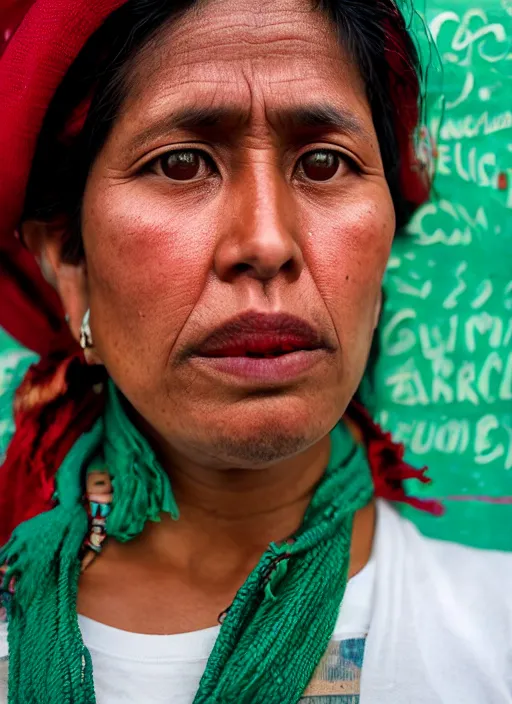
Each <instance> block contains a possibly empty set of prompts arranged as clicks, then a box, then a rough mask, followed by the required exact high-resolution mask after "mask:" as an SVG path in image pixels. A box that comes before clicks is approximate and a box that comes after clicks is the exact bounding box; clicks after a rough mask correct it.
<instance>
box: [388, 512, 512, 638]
mask: <svg viewBox="0 0 512 704" xmlns="http://www.w3.org/2000/svg"><path fill="white" fill-rule="evenodd" d="M379 516H380V517H381V520H382V523H383V526H382V527H383V529H387V528H389V529H390V530H391V531H392V532H393V531H394V535H395V539H397V540H398V542H400V543H401V545H402V552H403V571H404V579H405V580H406V581H407V582H408V584H409V588H411V589H412V588H414V590H415V591H416V593H417V594H418V595H421V598H423V600H427V601H428V602H433V603H434V604H436V605H437V606H438V607H439V609H442V610H443V612H446V613H447V614H452V615H454V616H457V614H458V615H461V616H462V615H463V614H465V615H466V616H467V618H469V619H470V620H473V621H475V622H478V623H479V625H481V626H482V627H485V629H486V630H488V629H489V627H490V625H491V623H492V624H493V627H494V628H495V629H497V631H496V630H495V633H496V632H501V633H503V635H505V633H507V634H508V638H512V588H511V587H512V553H509V552H500V551H497V550H481V549H478V548H472V547H467V546H465V545H459V544H458V543H453V542H448V541H441V540H434V539H432V538H427V537H425V536H423V535H422V534H421V533H420V532H419V531H418V529H417V528H416V526H415V525H414V524H413V523H411V522H410V521H409V520H407V519H405V518H402V517H401V516H400V515H399V514H398V513H397V512H396V510H395V509H394V508H392V507H391V506H390V505H389V504H384V505H381V506H380V507H379Z"/></svg>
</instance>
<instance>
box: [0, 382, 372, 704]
mask: <svg viewBox="0 0 512 704" xmlns="http://www.w3.org/2000/svg"><path fill="white" fill-rule="evenodd" d="M91 463H94V465H95V466H96V465H97V464H98V463H99V464H102V463H104V466H106V467H108V471H109V473H110V475H111V478H112V483H113V488H114V501H113V504H112V511H111V513H110V515H109V517H108V519H107V533H108V535H109V536H111V537H113V538H116V539H117V540H120V541H127V540H130V539H131V538H133V537H135V536H136V535H138V534H139V533H140V532H141V531H142V529H143V527H144V524H145V522H146V521H147V520H151V521H158V520H159V517H160V514H161V513H169V514H170V515H171V516H172V517H173V518H175V519H177V518H178V509H177V506H176V502H175V500H174V497H173V494H172V490H171V486H170V482H169V479H168V476H167V474H166V473H165V472H164V470H163V469H162V467H161V466H160V464H159V463H158V461H157V459H156V457H155V454H154V452H153V451H152V449H151V448H150V446H149V444H148V443H147V441H146V440H145V439H144V438H143V437H142V435H141V434H140V433H139V432H138V431H137V430H136V428H135V427H134V426H133V425H132V423H131V422H130V421H129V419H128V418H127V416H126V414H125V413H124V410H123V408H122V405H121V402H120V399H119V396H118V394H117V392H116V390H115V389H114V387H113V385H112V384H111V385H110V390H109V397H108V403H107V407H106V411H105V414H104V417H103V419H102V420H100V421H98V422H97V423H96V425H95V426H94V428H93V429H92V430H91V432H89V433H87V434H85V435H83V436H82V437H81V438H80V440H79V441H78V442H77V443H76V444H75V446H74V447H73V449H72V450H71V451H70V453H69V454H68V456H67V457H66V460H65V461H64V463H63V464H62V466H61V467H60V469H59V471H58V473H57V478H56V488H57V490H56V498H57V500H58V505H57V506H56V508H54V509H53V510H51V511H48V512H46V513H43V514H41V515H39V516H36V517H35V518H33V519H31V520H29V521H26V522H25V523H23V524H21V525H20V526H18V528H17V529H16V531H15V532H14V534H13V537H12V538H11V540H10V541H9V543H8V544H7V545H6V546H5V548H4V549H3V550H2V551H0V565H1V564H4V563H5V562H7V563H8V572H7V574H6V576H5V580H4V586H6V585H7V583H8V582H9V581H10V579H11V578H12V577H14V579H15V585H16V586H15V593H14V595H13V596H12V597H11V599H10V600H9V602H8V604H7V606H8V617H9V654H10V659H9V704H43V703H46V702H51V704H94V702H95V701H96V700H95V695H94V684H93V673H92V664H91V658H90V655H89V653H88V651H87V648H86V647H85V645H84V643H83V641H82V637H81V633H80V628H79V625H78V620H77V614H76V599H77V589H78V578H79V573H80V562H79V559H78V556H79V553H80V549H81V545H82V543H83V540H84V538H85V535H86V533H87V527H88V522H87V514H86V511H85V508H84V506H83V503H82V501H83V497H82V494H83V486H84V476H85V472H86V470H87V467H90V466H91ZM372 494H373V485H372V480H371V474H370V470H369V466H368V462H367V460H366V457H365V454H364V451H363V450H362V449H361V448H360V447H359V446H357V445H356V443H355V442H354V440H353V439H352V436H351V434H350V433H349V431H348V430H347V429H346V428H345V426H344V425H343V423H341V422H340V423H339V424H338V425H337V426H336V427H335V428H334V429H333V430H332V432H331V456H330V460H329V464H328V467H327V469H326V471H325V473H324V476H323V478H322V480H321V481H320V482H319V484H318V487H317V489H316V492H315V494H314V496H313V499H312V501H311V503H310V506H309V508H308V510H307V512H306V515H305V517H304V520H303V523H302V525H301V527H300V528H299V530H298V531H297V533H296V534H295V535H294V536H293V541H287V542H285V543H282V544H277V543H271V544H270V545H269V547H268V549H267V550H266V552H265V553H264V554H263V556H262V557H261V560H260V562H259V564H258V565H257V567H256V568H255V569H254V570H253V572H252V573H251V574H250V575H249V577H248V578H247V581H246V582H245V584H244V585H243V586H242V587H241V589H240V590H239V592H238V594H237V595H236V597H235V600H234V602H233V604H232V605H231V607H230V609H229V610H228V612H227V615H226V617H225V619H224V621H223V624H222V626H221V629H220V633H219V636H218V638H217V642H216V644H215V646H214V649H213V652H212V654H211V656H210V659H209V661H208V664H207V667H206V671H205V673H204V675H203V677H202V679H201V683H200V686H199V691H198V693H197V695H196V697H195V699H194V704H213V703H214V702H216V703H217V704H229V703H231V702H233V703H235V702H236V703H237V704H267V703H268V702H279V703H280V704H296V703H297V702H298V701H299V699H300V698H301V696H302V694H303V692H304V690H305V689H306V687H307V685H308V683H309V681H310V679H311V677H312V675H313V673H314V671H315V668H316V667H317V665H318V663H319V661H320V659H321V658H322V656H323V654H324V653H325V650H326V648H327V645H328V643H329V640H330V638H331V635H332V632H333V630H334V626H335V623H336V619H337V616H338V612H339V607H340V604H341V601H342V599H343V595H344V592H345V588H346V585H347V572H348V564H349V556H350V541H351V534H352V523H353V518H354V514H355V512H356V511H357V510H358V509H360V508H362V507H363V506H365V505H366V504H367V503H368V501H369V500H370V499H371V497H372Z"/></svg>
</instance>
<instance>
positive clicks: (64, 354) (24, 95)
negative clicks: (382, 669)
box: [0, 0, 428, 545]
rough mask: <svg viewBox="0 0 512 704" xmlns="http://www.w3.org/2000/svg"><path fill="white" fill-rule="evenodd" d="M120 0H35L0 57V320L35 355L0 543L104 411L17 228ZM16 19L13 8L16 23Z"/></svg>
mask: <svg viewBox="0 0 512 704" xmlns="http://www.w3.org/2000/svg"><path fill="white" fill-rule="evenodd" d="M125 2H126V0H36V1H35V2H34V3H33V4H32V6H31V7H30V9H29V10H28V12H27V13H26V15H25V16H24V18H23V20H22V22H21V24H20V26H19V27H18V29H17V30H16V31H15V32H14V34H13V36H12V37H11V38H10V41H9V42H8V44H7V46H6V48H5V51H4V53H3V56H2V57H1V58H0V105H1V106H2V108H1V124H0V301H1V306H0V326H2V327H3V328H5V329H6V330H7V331H8V332H9V333H10V334H11V335H12V336H13V337H15V338H16V339H17V340H19V341H20V342H21V343H22V344H23V345H24V346H26V347H28V348H30V349H32V350H34V351H35V352H37V353H38V354H39V355H40V356H41V362H40V363H39V364H38V365H36V366H35V367H33V368H31V370H30V371H29V374H28V375H27V378H26V379H25V381H24V383H23V384H22V386H21V387H20V389H19V391H18V394H17V401H16V403H15V422H16V432H15V435H14V438H13V440H12V442H11V444H10V446H9V449H8V453H7V457H6V460H5V462H4V464H3V465H2V467H1V468H0V545H1V544H2V543H3V542H4V541H5V540H6V539H7V537H8V535H9V534H10V532H11V531H12V529H13V528H14V527H15V525H17V524H18V523H19V522H20V521H22V520H25V519H26V518H29V517H31V516H33V515H35V514H37V513H39V512H41V511H42V510H46V509H48V508H50V507H51V505H52V494H53V478H54V475H55V472H56V470H57V468H58V467H59V464H60V462H61V461H62V459H63V457H64V455H65V454H66V452H67V451H68V450H69V448H70V447H71V446H72V444H73V443H74V442H75V440H76V439H77V437H78V436H79V435H80V434H81V433H83V432H84V431H85V430H86V429H87V428H88V427H90V425H91V424H92V422H93V421H94V418H95V417H97V415H98V413H100V412H101V403H102V401H101V398H99V397H97V396H95V394H94V393H93V392H92V391H91V383H90V381H89V380H88V379H87V378H86V377H87V376H88V375H90V374H94V373H93V372H91V371H90V370H87V368H86V367H85V366H84V365H83V359H82V357H81V354H80V351H79V349H78V347H77V345H76V343H75V341H74V340H73V338H72V336H71V334H70V332H69V329H68V326H67V324H66V323H65V321H64V316H63V310H62V307H61V304H60V300H59V297H58V295H57V294H56V292H55V291H54V289H53V288H52V287H51V286H50V285H49V284H48V283H47V282H46V281H45V280H44V278H43V276H42V274H41V271H40V268H39V265H38V264H37V262H36V261H35V259H34V257H33V256H32V255H31V254H30V253H29V252H28V250H26V249H25V248H24V247H23V245H22V244H21V243H20V241H19V239H18V237H17V235H16V229H17V228H18V226H19V223H20V218H21V215H22V210H23V204H24V197H25V190H26V187H27V183H28V178H29V173H30V169H31V165H32V160H33V158H34V153H35V149H36V144H37V139H38V136H39V132H40V130H41V126H42V124H43V120H44V117H45V115H46V112H47V110H48V107H49V105H50V103H51V100H52V98H53V96H54V94H55V92H56V90H57V88H58V86H59V84H60V82H61V81H62V79H63V77H64V76H65V75H66V73H67V71H68V70H69V68H70V66H71V64H72V63H73V61H74V60H75V59H76V57H77V55H78V54H79V52H80V50H81V49H82V47H83V46H84V44H85V42H86V41H87V40H88V39H89V37H90V36H91V35H92V34H93V33H94V32H95V31H96V30H97V29H98V28H99V27H100V25H101V24H102V23H103V21H104V20H105V19H106V18H107V17H108V16H109V15H110V14H111V13H112V12H113V11H114V10H116V9H118V8H119V7H120V6H121V5H123V4H124V3H125ZM27 4H29V0H24V2H23V3H22V5H23V7H26V5H27ZM11 10H12V7H11ZM19 19H20V18H19V16H18V12H17V11H14V10H13V11H12V13H11V20H12V24H17V22H18V20H19ZM10 29H12V27H11V28H10ZM392 30H393V28H392V27H391V25H390V27H388V28H387V31H388V39H389V46H388V51H387V58H388V61H389V62H390V66H391V68H392V69H393V71H394V72H395V74H396V76H402V78H403V80H396V78H392V79H391V83H390V92H391V94H392V98H393V104H394V105H395V106H396V108H395V130H396V134H397V139H398V143H399V145H400V148H401V152H402V162H403V167H402V190H403V193H404V196H405V197H406V199H407V200H409V201H410V202H411V203H413V204H415V205H419V204H420V203H421V202H423V201H424V200H425V199H426V197H427V195H428V184H427V183H426V181H425V178H424V174H423V172H422V170H421V169H420V168H418V163H417V161H416V158H415V152H414V148H413V130H414V128H415V127H416V123H417V121H418V108H417V99H418V93H419V87H418V83H417V79H416V77H415V74H414V71H412V70H411V67H409V66H405V65H404V64H403V60H402V59H400V57H403V56H404V55H405V52H403V51H400V41H401V38H400V35H399V33H398V32H393V31H392ZM1 31H2V28H0V32H1ZM0 36H1V35H0ZM5 38H6V37H4V39H5ZM0 53H1V48H0ZM401 61H402V63H401ZM81 362H82V364H81ZM352 409H353V411H354V418H355V420H356V422H357V423H358V424H359V425H362V426H363V427H364V431H363V437H364V439H365V442H366V444H367V446H368V447H370V446H371V447H373V448H375V447H377V445H375V442H376V441H377V442H378V443H380V445H378V447H379V448H380V450H382V449H383V448H384V449H385V450H386V452H384V454H382V453H380V450H379V452H373V454H372V452H369V455H370V458H371V459H372V457H373V460H372V468H373V469H374V476H375V477H376V478H377V477H379V479H378V481H377V479H376V482H377V489H378V492H379V494H380V495H383V496H387V497H388V498H392V499H397V500H398V499H405V494H404V492H403V489H402V487H401V483H400V478H403V477H405V476H408V475H409V474H410V473H411V471H414V470H411V469H410V468H408V469H407V470H406V471H405V473H404V467H405V465H403V462H402V454H403V450H401V449H400V447H398V446H395V445H393V444H392V443H391V440H390V438H389V437H388V436H386V435H384V434H383V433H382V431H380V429H378V426H376V425H375V424H374V423H373V422H372V421H371V419H370V418H369V416H368V415H367V414H365V412H364V410H363V409H361V408H359V407H357V406H355V405H353V406H352ZM379 453H380V454H379ZM386 453H387V454H386ZM390 453H391V454H390ZM384 455H385V456H386V458H387V460H386V463H387V464H389V463H390V462H391V465H393V466H394V467H395V470H397V468H399V469H398V470H397V471H395V475H393V478H392V480H391V479H390V481H386V480H385V476H386V472H384V471H383V467H384V464H385V463H384V464H383V462H382V461H381V458H382V457H384ZM393 457H394V458H395V460H394V461H393ZM379 458H380V459H379ZM391 465H390V466H391ZM400 468H401V469H400ZM421 476H423V475H421Z"/></svg>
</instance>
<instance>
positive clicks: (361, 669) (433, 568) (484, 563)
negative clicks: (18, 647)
mask: <svg viewBox="0 0 512 704" xmlns="http://www.w3.org/2000/svg"><path fill="white" fill-rule="evenodd" d="M377 516H378V518H377V531H376V536H375V541H374V548H373V553H372V558H371V560H370V562H369V563H368V565H367V566H366V567H365V568H364V570H362V572H360V573H359V574H358V575H356V576H355V577H354V578H353V579H351V580H350V581H349V583H348V586H347V590H346V593H345V597H344V599H343V604H342V606H341V609H340V614H339V617H338V621H337V624H336V628H335V631H334V634H333V639H332V641H331V644H330V646H329V648H328V651H327V653H326V655H325V656H324V658H323V660H322V662H321V663H320V665H319V667H318V670H317V672H316V674H315V676H314V678H313V680H312V682H311V684H310V686H309V688H308V690H307V691H306V692H305V695H304V699H303V702H304V704H314V703H315V702H318V704H320V703H322V704H324V703H325V702H327V701H328V702H329V704H331V703H332V704H334V702H338V701H339V702H340V704H438V703H446V704H512V554H506V553H498V552H495V551H482V550H476V549H472V548H467V547H463V546H460V545H456V544H452V543H446V542H441V541H435V540H429V539H427V538H424V537H423V536H421V535H420V534H419V533H418V531H417V530H416V528H415V527H414V526H413V525H412V524H411V523H410V522H409V521H406V520H405V519H403V518H401V517H400V516H399V515H398V514H397V513H396V511H395V510H394V509H393V508H392V507H391V506H390V505H389V504H387V503H386V502H384V501H379V502H378V513H377ZM79 622H80V627H81V629H82V634H83V638H84V642H85V644H86V645H87V647H88V648H89V651H90V653H91V656H92V661H93V669H94V682H95V688H96V699H97V704H141V702H144V704H164V703H165V704H191V703H192V701H193V699H194V695H195V693H196V691H197V687H198V684H199V680H200V678H201V675H202V673H203V671H204V668H205V666H206V662H207V660H208V656H209V653H210V651H211V649H212V648H213V645H214V643H215V639H216V637H217V634H218V630H219V629H218V628H209V629H206V630H203V631H196V632H193V633H185V634H180V635H171V636H154V635H142V634H137V633H127V632H125V631H120V630H118V629H115V628H111V627H109V626H105V625H103V624H99V623H97V622H94V621H91V620H90V619H87V618H84V617H79ZM2 657H4V658H6V657H7V643H6V628H5V626H4V628H3V643H2V630H1V629H0V658H2ZM6 665H7V661H6V660H5V661H4V663H2V662H1V661H0V704H6V702H7V698H6V697H7V695H6V679H7V667H6ZM2 668H3V669H4V673H2ZM2 676H3V684H2ZM2 687H3V689H2ZM269 704H274V703H273V702H269Z"/></svg>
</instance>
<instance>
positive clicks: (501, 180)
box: [498, 171, 508, 191]
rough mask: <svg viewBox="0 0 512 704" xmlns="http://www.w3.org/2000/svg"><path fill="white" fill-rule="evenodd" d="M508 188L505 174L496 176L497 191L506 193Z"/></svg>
mask: <svg viewBox="0 0 512 704" xmlns="http://www.w3.org/2000/svg"><path fill="white" fill-rule="evenodd" d="M507 188H508V178H507V174H505V173H503V171H502V172H501V173H500V174H498V190H499V191H506V190H507Z"/></svg>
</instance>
